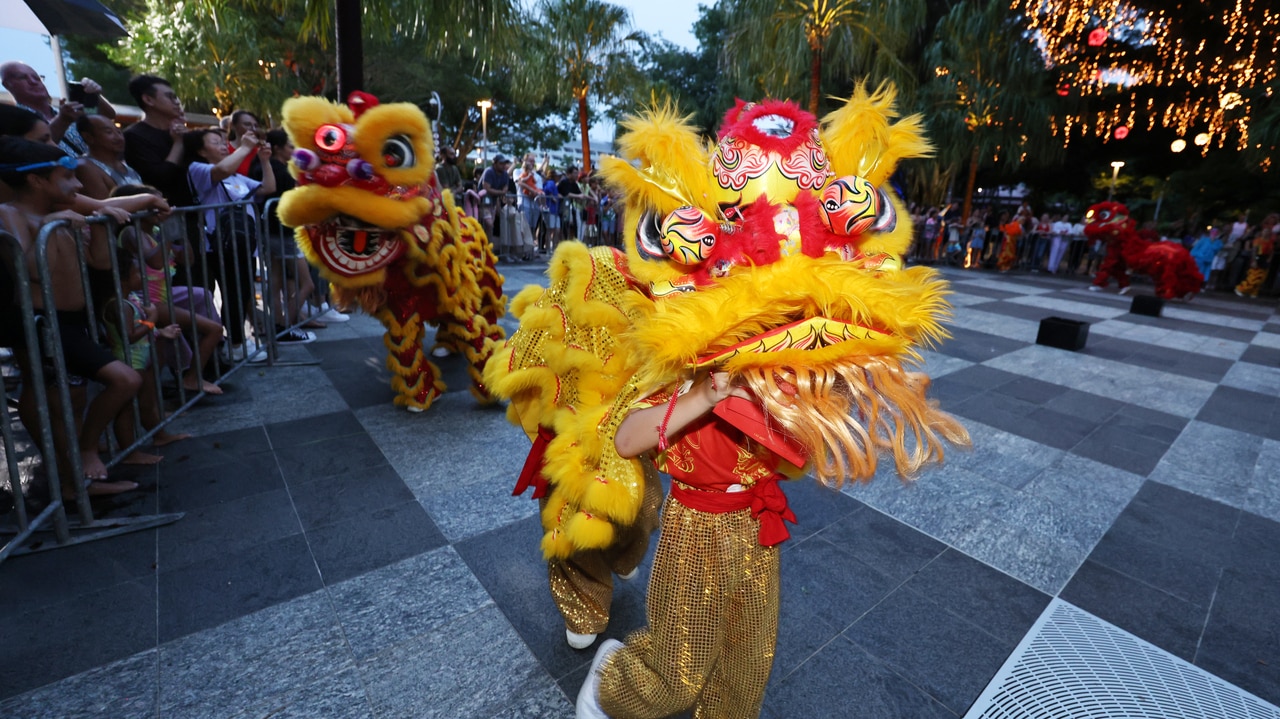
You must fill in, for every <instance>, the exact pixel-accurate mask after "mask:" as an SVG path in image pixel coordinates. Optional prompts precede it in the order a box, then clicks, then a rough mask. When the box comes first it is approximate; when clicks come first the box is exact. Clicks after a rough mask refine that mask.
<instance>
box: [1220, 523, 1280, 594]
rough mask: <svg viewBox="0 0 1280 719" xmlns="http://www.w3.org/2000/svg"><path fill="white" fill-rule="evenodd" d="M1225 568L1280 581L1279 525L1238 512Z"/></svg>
mask: <svg viewBox="0 0 1280 719" xmlns="http://www.w3.org/2000/svg"><path fill="white" fill-rule="evenodd" d="M1231 543H1232V553H1231V557H1230V559H1229V560H1228V566H1229V567H1230V568H1232V569H1236V570H1239V571H1241V572H1246V573H1252V574H1255V575H1257V576H1260V577H1270V578H1272V579H1280V552H1276V551H1275V548H1276V547H1280V522H1277V521H1276V520H1273V519H1268V518H1265V517H1259V516H1258V515H1256V514H1250V513H1249V512H1241V513H1240V522H1239V523H1238V524H1237V525H1236V531H1235V535H1234V536H1233V537H1232V540H1231Z"/></svg>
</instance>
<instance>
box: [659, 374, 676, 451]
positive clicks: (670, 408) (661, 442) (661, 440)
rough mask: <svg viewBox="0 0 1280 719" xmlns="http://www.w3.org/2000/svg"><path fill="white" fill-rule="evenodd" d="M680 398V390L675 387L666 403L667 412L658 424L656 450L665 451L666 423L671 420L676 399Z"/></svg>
mask: <svg viewBox="0 0 1280 719" xmlns="http://www.w3.org/2000/svg"><path fill="white" fill-rule="evenodd" d="M679 398H680V390H679V388H677V389H676V390H675V391H673V392H672V393H671V402H670V403H669V404H668V405H667V413H666V414H665V415H664V416H663V417H662V424H660V425H658V426H657V427H656V429H657V430H658V451H659V452H665V451H667V446H668V445H667V423H669V422H670V421H671V414H672V413H673V412H675V411H676V400H677V399H679Z"/></svg>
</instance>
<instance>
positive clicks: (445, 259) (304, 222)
mask: <svg viewBox="0 0 1280 719" xmlns="http://www.w3.org/2000/svg"><path fill="white" fill-rule="evenodd" d="M283 117H284V127H285V130H286V131H288V133H289V137H290V139H291V140H292V141H293V144H294V146H295V147H297V148H298V149H297V151H296V152H295V153H294V157H293V164H292V166H291V167H290V171H291V173H292V174H293V175H294V177H295V178H296V179H297V180H298V187H297V188H295V189H293V190H290V191H289V192H287V193H285V195H284V197H282V198H281V200H280V207H279V214H280V220H281V222H283V223H284V224H286V225H289V226H291V227H295V228H297V229H296V231H295V237H296V240H297V243H298V247H299V248H301V249H302V251H303V253H304V254H305V255H306V257H307V260H308V261H309V262H311V264H313V265H315V266H316V267H317V268H318V269H319V270H320V273H321V275H323V276H324V277H325V279H327V280H329V282H330V283H331V284H332V285H333V298H334V301H335V304H337V305H338V306H341V307H351V306H359V307H361V308H362V309H363V310H364V311H365V312H368V313H369V314H370V315H372V316H374V317H376V318H377V319H378V320H379V321H381V322H382V324H383V326H385V327H386V329H387V332H386V335H385V336H384V338H383V341H384V343H385V344H386V346H387V350H388V356H387V366H388V368H390V369H391V371H392V372H393V373H394V376H393V377H392V380H391V385H392V388H393V389H395V391H396V393H397V396H396V400H395V401H396V404H399V405H403V406H404V407H406V408H408V409H409V410H412V411H422V410H424V409H426V408H428V407H430V406H431V403H432V401H434V400H435V398H436V397H438V396H439V395H440V394H441V393H443V392H444V390H445V386H444V383H443V382H442V381H441V380H440V370H439V369H438V368H437V367H436V366H435V365H434V364H432V363H431V362H430V361H428V360H427V358H426V356H425V355H424V354H423V351H422V341H423V337H424V334H425V326H426V325H427V324H434V325H436V326H437V328H438V330H437V333H436V344H437V345H438V346H442V347H445V348H447V349H450V350H452V351H455V352H460V353H462V355H463V356H464V357H465V358H466V359H467V361H468V363H469V365H470V373H471V377H472V387H471V391H472V394H474V395H475V396H476V397H477V398H478V399H480V400H481V401H490V399H491V395H490V393H489V391H488V389H487V388H486V387H485V384H484V382H483V380H482V375H481V372H482V370H483V368H484V364H485V362H486V361H487V360H488V359H489V357H490V355H491V354H492V353H493V349H494V347H495V346H496V343H497V342H500V341H501V340H502V339H503V337H504V336H505V334H504V332H503V330H502V328H501V327H500V326H499V325H498V319H499V318H500V317H502V315H503V314H504V312H505V306H506V297H505V296H504V295H503V293H502V281H503V278H502V276H501V275H499V274H498V272H497V270H496V269H495V267H494V263H495V260H496V258H495V257H494V255H493V252H492V250H491V248H490V245H489V240H488V238H487V237H486V236H485V234H484V230H483V229H482V228H481V227H480V223H478V222H477V221H476V220H475V219H473V218H470V217H467V216H465V215H463V214H462V212H461V210H459V209H458V208H457V207H456V206H455V204H454V198H453V195H452V193H450V192H449V191H447V190H446V191H444V192H443V193H441V192H440V190H439V188H438V186H437V183H436V179H435V172H434V169H435V163H434V160H433V158H432V151H433V147H432V142H431V131H430V128H429V125H428V124H427V119H426V116H424V115H423V114H422V111H421V110H419V109H418V108H417V107H416V106H414V105H411V104H409V103H394V104H386V105H383V104H379V102H378V100H377V98H375V97H373V96H372V95H368V94H366V93H362V92H356V93H352V95H351V98H350V100H349V101H348V104H347V105H339V104H336V103H332V102H330V101H328V100H325V99H323V98H319V97H301V98H293V99H291V100H288V101H286V102H285V104H284V109H283Z"/></svg>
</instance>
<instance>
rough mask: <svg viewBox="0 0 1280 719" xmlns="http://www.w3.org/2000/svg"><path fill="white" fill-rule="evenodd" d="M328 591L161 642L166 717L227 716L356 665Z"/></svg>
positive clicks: (163, 704)
mask: <svg viewBox="0 0 1280 719" xmlns="http://www.w3.org/2000/svg"><path fill="white" fill-rule="evenodd" d="M333 610H334V607H333V604H332V602H331V601H330V599H329V596H328V595H327V594H325V593H324V592H312V593H309V594H304V595H300V596H298V597H296V598H294V599H293V600H292V601H285V602H282V603H280V604H277V605H275V606H271V607H268V608H266V609H262V610H259V611H254V612H251V613H247V614H245V615H243V616H240V617H238V618H236V619H234V620H232V621H229V622H226V623H224V624H221V625H220V626H217V627H214V628H210V629H206V630H204V631H200V632H197V633H193V634H189V635H187V636H185V637H182V638H180V639H177V640H176V641H172V642H167V643H165V644H163V645H162V646H161V647H160V709H161V715H162V716H181V717H184V718H185V717H193V718H194V717H225V716H227V714H228V713H229V712H235V711H239V710H245V709H248V708H250V707H253V706H256V705H259V704H261V703H263V702H264V701H266V700H268V699H270V698H272V697H277V698H278V697H280V696H281V695H283V694H286V693H292V692H293V691H296V690H297V689H298V688H299V687H302V686H307V685H311V684H315V683H317V682H319V681H321V680H323V679H326V678H332V676H333V675H334V674H335V673H336V672H339V671H341V670H342V669H343V668H345V667H347V666H349V665H350V662H351V655H350V650H349V649H348V648H347V645H346V639H345V637H344V636H343V633H342V629H341V627H339V626H338V623H337V621H336V618H335V617H334V612H333Z"/></svg>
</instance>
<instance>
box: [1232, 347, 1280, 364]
mask: <svg viewBox="0 0 1280 719" xmlns="http://www.w3.org/2000/svg"><path fill="white" fill-rule="evenodd" d="M1240 361H1241V362H1250V363H1252V364H1256V365H1262V366H1263V367H1280V347H1264V346H1261V343H1257V342H1255V343H1254V344H1252V345H1250V346H1249V349H1247V350H1245V352H1244V354H1243V355H1241V356H1240Z"/></svg>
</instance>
